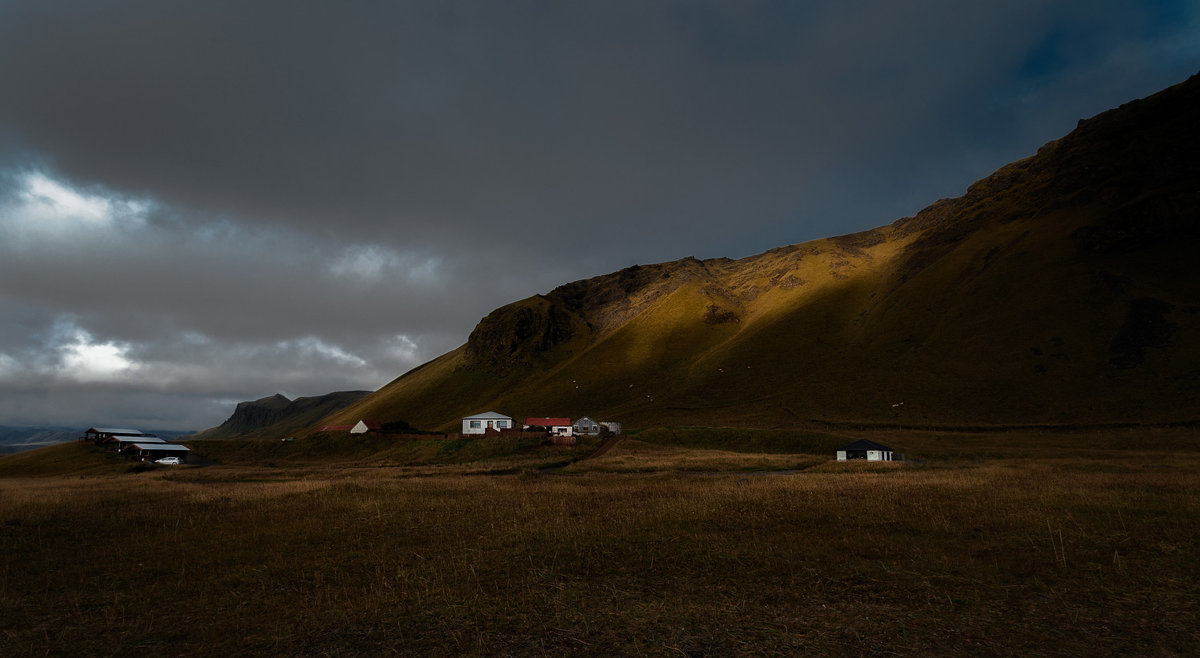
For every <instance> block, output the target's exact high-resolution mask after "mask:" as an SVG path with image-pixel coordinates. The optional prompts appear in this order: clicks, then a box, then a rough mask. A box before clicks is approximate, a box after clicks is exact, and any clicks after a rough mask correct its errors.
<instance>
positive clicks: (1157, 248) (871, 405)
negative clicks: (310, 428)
mask: <svg viewBox="0 0 1200 658" xmlns="http://www.w3.org/2000/svg"><path fill="white" fill-rule="evenodd" d="M1197 117H1200V77H1195V76H1194V77H1193V78H1191V79H1190V80H1188V81H1187V82H1184V83H1182V84H1179V85H1176V86H1174V87H1171V88H1169V89H1166V90H1164V91H1162V92H1160V93H1158V94H1155V95H1154V96H1151V97H1148V98H1146V99H1142V100H1139V101H1135V102H1131V103H1127V104H1126V105H1123V106H1121V107H1120V108H1117V109H1115V110H1111V111H1108V112H1105V113H1103V114H1100V115H1098V116H1096V117H1094V118H1092V119H1088V120H1085V121H1081V122H1080V123H1079V126H1078V127H1077V128H1076V129H1075V130H1074V131H1073V132H1071V133H1070V134H1069V135H1067V136H1066V137H1063V138H1062V139H1059V140H1057V141H1054V142H1051V143H1049V144H1047V145H1045V146H1044V147H1042V148H1041V149H1039V151H1038V153H1037V154H1036V155H1034V156H1032V157H1030V158H1027V159H1025V160H1021V161H1019V162H1015V163H1013V164H1010V165H1008V166H1005V167H1003V168H1002V169H1000V170H999V171H997V172H996V173H994V174H993V175H991V176H989V177H988V178H986V179H984V180H982V181H979V182H977V183H975V184H974V185H972V186H971V187H970V188H969V189H968V190H967V193H966V194H964V195H963V196H961V197H958V198H955V199H946V200H942V201H938V202H936V203H934V204H933V205H931V206H929V207H928V208H926V209H924V210H922V211H921V212H920V213H918V214H917V215H916V216H915V217H906V218H904V219H901V220H899V221H897V222H895V223H893V224H891V225H890V226H885V227H882V228H878V229H874V230H871V231H866V232H863V233H858V234H855V235H848V236H842V237H837V238H829V239H823V240H816V241H813V242H808V243H804V244H799V245H793V246H789V247H782V248H779V249H773V250H771V251H768V252H766V253H763V254H760V255H757V256H751V257H749V258H744V259H741V260H736V261H734V260H728V259H714V260H705V261H700V260H696V259H694V258H686V259H683V260H679V261H674V262H669V263H661V264H657V265H648V266H641V267H638V266H634V267H631V268H628V269H625V270H622V271H620V272H616V273H613V274H609V275H606V276H599V277H595V278H592V279H588V280H585V281H576V282H574V283H569V284H567V285H564V286H561V287H559V288H556V289H555V290H553V291H551V292H550V293H548V294H545V295H537V296H534V297H531V298H529V299H525V300H522V301H519V302H515V303H513V304H509V305H507V306H504V307H502V308H500V309H497V310H496V311H494V312H492V313H491V314H489V315H488V316H487V317H486V318H484V319H483V320H482V321H481V322H480V323H479V325H478V326H477V327H476V328H475V330H474V331H473V332H472V333H471V335H470V338H469V340H468V341H467V343H466V344H465V345H463V346H462V347H459V348H458V349H456V350H454V351H452V352H450V353H448V354H445V355H443V356H441V357H439V358H437V359H435V360H433V361H431V362H429V363H427V364H425V365H423V366H421V367H419V368H416V369H414V370H412V371H411V372H409V373H407V374H405V375H404V376H402V377H400V378H399V379H397V380H395V381H393V382H391V383H390V384H388V385H387V386H385V387H384V388H382V389H381V390H379V391H378V392H376V393H374V394H372V395H369V396H367V397H365V398H363V399H362V400H360V401H358V402H357V403H355V404H353V405H351V406H349V407H347V408H346V409H345V410H343V411H342V412H339V413H337V414H334V415H332V416H331V417H330V418H328V419H326V420H325V421H323V422H329V423H350V422H354V421H355V420H357V419H359V418H372V419H376V420H380V421H387V420H390V419H398V418H404V419H406V420H408V421H410V422H412V423H413V424H415V425H417V426H420V427H428V428H435V427H441V428H444V429H451V428H453V427H455V426H456V425H457V423H458V419H459V418H460V417H461V416H463V415H467V414H470V413H472V412H480V411H486V410H494V411H499V412H503V413H506V414H511V415H514V416H518V417H519V416H523V415H568V416H572V417H578V416H581V415H589V416H591V417H593V418H604V419H609V418H611V419H615V420H621V421H624V422H625V423H626V425H632V426H639V425H640V426H649V425H671V424H675V425H680V424H688V425H691V424H695V425H718V424H720V425H745V426H765V427H774V426H793V425H798V424H812V423H823V422H842V423H888V424H892V423H899V424H901V425H904V424H910V425H911V424H928V425H947V426H949V425H956V426H961V425H996V424H1047V423H1048V424H1100V423H1113V422H1139V423H1141V422H1144V423H1168V422H1187V421H1195V420H1197V419H1200V256H1198V254H1200V241H1198V238H1200V128H1198V126H1200V124H1198V123H1197Z"/></svg>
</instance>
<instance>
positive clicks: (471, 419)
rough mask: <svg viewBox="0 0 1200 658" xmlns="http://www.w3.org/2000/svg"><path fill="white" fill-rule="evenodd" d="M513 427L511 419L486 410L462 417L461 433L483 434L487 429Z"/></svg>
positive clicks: (497, 429)
mask: <svg viewBox="0 0 1200 658" xmlns="http://www.w3.org/2000/svg"><path fill="white" fill-rule="evenodd" d="M512 428H513V419H512V418H509V417H508V416H505V415H504V414H498V413H496V412H494V411H488V412H485V413H481V414H476V415H474V416H467V417H466V418H463V419H462V433H463V434H484V433H486V432H487V431H488V430H495V431H499V430H508V429H512Z"/></svg>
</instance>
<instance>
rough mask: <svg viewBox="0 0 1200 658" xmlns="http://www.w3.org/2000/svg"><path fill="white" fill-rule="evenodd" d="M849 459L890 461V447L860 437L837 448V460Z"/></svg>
mask: <svg viewBox="0 0 1200 658" xmlns="http://www.w3.org/2000/svg"><path fill="white" fill-rule="evenodd" d="M849 459H865V460H867V461H869V462H890V461H892V449H891V448H889V447H887V446H885V445H882V444H879V443H875V442H874V441H868V440H866V439H860V440H858V441H855V442H854V443H850V444H847V445H844V446H842V447H840V448H838V450H837V460H838V461H840V462H844V461H846V460H849Z"/></svg>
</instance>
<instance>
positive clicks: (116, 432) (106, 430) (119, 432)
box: [85, 427, 145, 436]
mask: <svg viewBox="0 0 1200 658" xmlns="http://www.w3.org/2000/svg"><path fill="white" fill-rule="evenodd" d="M85 431H87V432H95V433H96V434H109V435H111V436H145V433H143V432H142V431H141V430H131V429H116V428H112V427H89V428H88V429H87V430H85Z"/></svg>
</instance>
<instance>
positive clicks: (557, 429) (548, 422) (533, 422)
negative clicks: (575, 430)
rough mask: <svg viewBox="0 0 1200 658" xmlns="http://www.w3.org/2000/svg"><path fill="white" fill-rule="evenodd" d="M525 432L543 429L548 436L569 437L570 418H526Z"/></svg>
mask: <svg viewBox="0 0 1200 658" xmlns="http://www.w3.org/2000/svg"><path fill="white" fill-rule="evenodd" d="M523 429H525V430H530V431H538V430H539V429H545V430H546V433H547V434H549V435H550V436H571V434H572V432H571V419H570V418H526V419H525V426H524V428H523Z"/></svg>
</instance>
